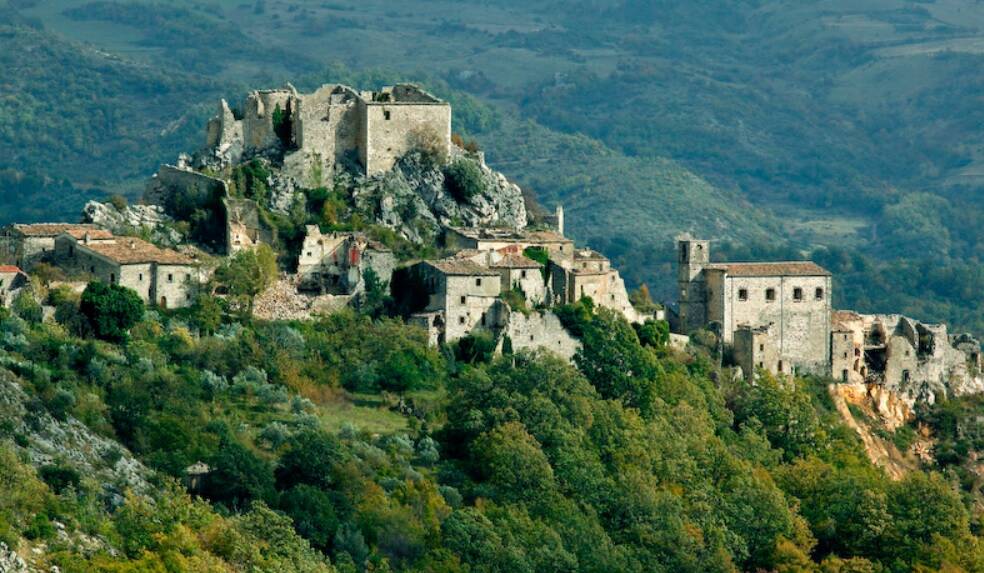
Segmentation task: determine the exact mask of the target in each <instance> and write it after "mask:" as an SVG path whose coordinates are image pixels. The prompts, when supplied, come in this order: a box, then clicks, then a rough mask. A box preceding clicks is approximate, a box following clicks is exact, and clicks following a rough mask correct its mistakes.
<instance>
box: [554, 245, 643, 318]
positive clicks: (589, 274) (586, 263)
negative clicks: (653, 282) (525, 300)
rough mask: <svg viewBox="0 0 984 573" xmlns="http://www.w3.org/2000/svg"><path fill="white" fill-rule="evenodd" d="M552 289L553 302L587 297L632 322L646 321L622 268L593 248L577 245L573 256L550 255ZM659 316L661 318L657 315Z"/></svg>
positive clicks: (568, 301)
mask: <svg viewBox="0 0 984 573" xmlns="http://www.w3.org/2000/svg"><path fill="white" fill-rule="evenodd" d="M550 274H551V292H552V293H553V297H554V302H555V303H557V304H568V303H573V302H577V301H578V300H580V299H582V298H585V297H588V298H590V299H591V300H592V302H594V303H595V304H596V305H598V306H602V307H605V308H610V309H612V310H615V311H618V312H620V313H622V314H623V315H624V316H625V318H626V320H628V321H630V322H644V321H645V320H646V319H647V318H652V317H649V316H643V315H642V314H641V313H639V312H638V311H636V309H635V308H634V307H633V306H632V303H631V302H629V293H628V291H627V290H626V288H625V281H624V280H622V277H621V275H619V272H618V271H617V270H615V269H614V268H612V265H611V261H609V260H608V257H606V256H604V255H602V254H601V253H599V252H597V251H593V250H591V249H576V250H575V251H574V253H573V258H572V260H571V261H570V262H569V263H568V262H567V261H563V260H561V261H555V260H554V259H551V265H550ZM656 318H660V317H659V316H657V317H656Z"/></svg>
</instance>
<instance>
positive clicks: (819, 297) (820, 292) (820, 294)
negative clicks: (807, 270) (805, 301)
mask: <svg viewBox="0 0 984 573" xmlns="http://www.w3.org/2000/svg"><path fill="white" fill-rule="evenodd" d="M813 298H815V299H817V300H823V289H822V288H820V287H817V290H815V291H813Z"/></svg>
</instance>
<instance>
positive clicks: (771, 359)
mask: <svg viewBox="0 0 984 573" xmlns="http://www.w3.org/2000/svg"><path fill="white" fill-rule="evenodd" d="M769 330H770V328H769V327H768V326H760V327H755V328H752V327H751V326H747V325H743V326H741V327H739V328H738V330H736V331H735V333H734V345H733V348H734V357H735V363H736V364H737V365H738V366H740V367H741V371H742V373H743V374H744V375H745V378H746V379H747V380H754V379H755V372H756V370H757V369H760V370H765V371H767V372H769V373H771V374H772V375H773V376H776V375H779V374H789V372H790V366H789V365H788V364H785V363H783V361H782V358H781V357H780V355H779V349H778V348H776V345H775V338H774V336H773V335H772V333H771V332H769Z"/></svg>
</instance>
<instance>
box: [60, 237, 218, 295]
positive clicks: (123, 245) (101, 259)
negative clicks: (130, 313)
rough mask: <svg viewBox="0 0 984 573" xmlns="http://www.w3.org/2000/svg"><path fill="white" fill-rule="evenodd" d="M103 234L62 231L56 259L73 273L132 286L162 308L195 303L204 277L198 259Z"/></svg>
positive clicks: (61, 265)
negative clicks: (201, 274) (196, 293)
mask: <svg viewBox="0 0 984 573" xmlns="http://www.w3.org/2000/svg"><path fill="white" fill-rule="evenodd" d="M103 233H105V232H103ZM103 233H101V234H100V235H99V236H98V238H95V237H93V234H92V233H85V234H83V236H82V237H81V238H79V237H77V236H75V235H74V234H72V233H68V232H65V233H62V234H61V235H59V236H58V237H57V238H56V239H55V253H54V257H53V260H54V261H55V263H56V264H57V265H58V266H60V267H62V268H64V269H65V270H66V271H68V272H70V273H77V274H86V275H90V276H91V277H92V278H93V279H95V280H99V281H102V282H105V283H108V284H118V285H121V286H125V287H127V288H130V289H133V290H134V291H136V292H137V294H138V295H140V298H141V300H143V301H144V302H145V303H150V304H155V305H157V306H159V307H161V308H179V307H185V306H189V305H190V304H191V303H192V301H193V297H194V294H195V292H196V289H197V286H198V284H199V282H200V280H201V277H200V276H199V265H198V262H197V261H196V260H194V259H193V258H191V257H189V256H187V255H184V254H182V253H179V252H177V251H174V250H171V249H161V248H159V247H157V246H155V245H153V244H151V243H148V242H146V241H144V240H142V239H138V238H136V237H113V236H112V235H110V236H108V237H107V236H105V234H103Z"/></svg>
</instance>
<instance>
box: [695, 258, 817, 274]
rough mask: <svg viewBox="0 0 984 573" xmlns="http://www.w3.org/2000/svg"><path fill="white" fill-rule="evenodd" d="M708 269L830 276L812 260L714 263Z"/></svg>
mask: <svg viewBox="0 0 984 573" xmlns="http://www.w3.org/2000/svg"><path fill="white" fill-rule="evenodd" d="M706 268H707V269H708V270H714V271H724V272H726V273H728V274H729V275H731V276H733V277H783V276H790V277H818V276H830V271H828V270H827V269H825V268H823V267H821V266H820V265H818V264H816V263H814V262H813V261H783V262H775V263H716V264H712V265H708V266H707V267H706Z"/></svg>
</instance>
